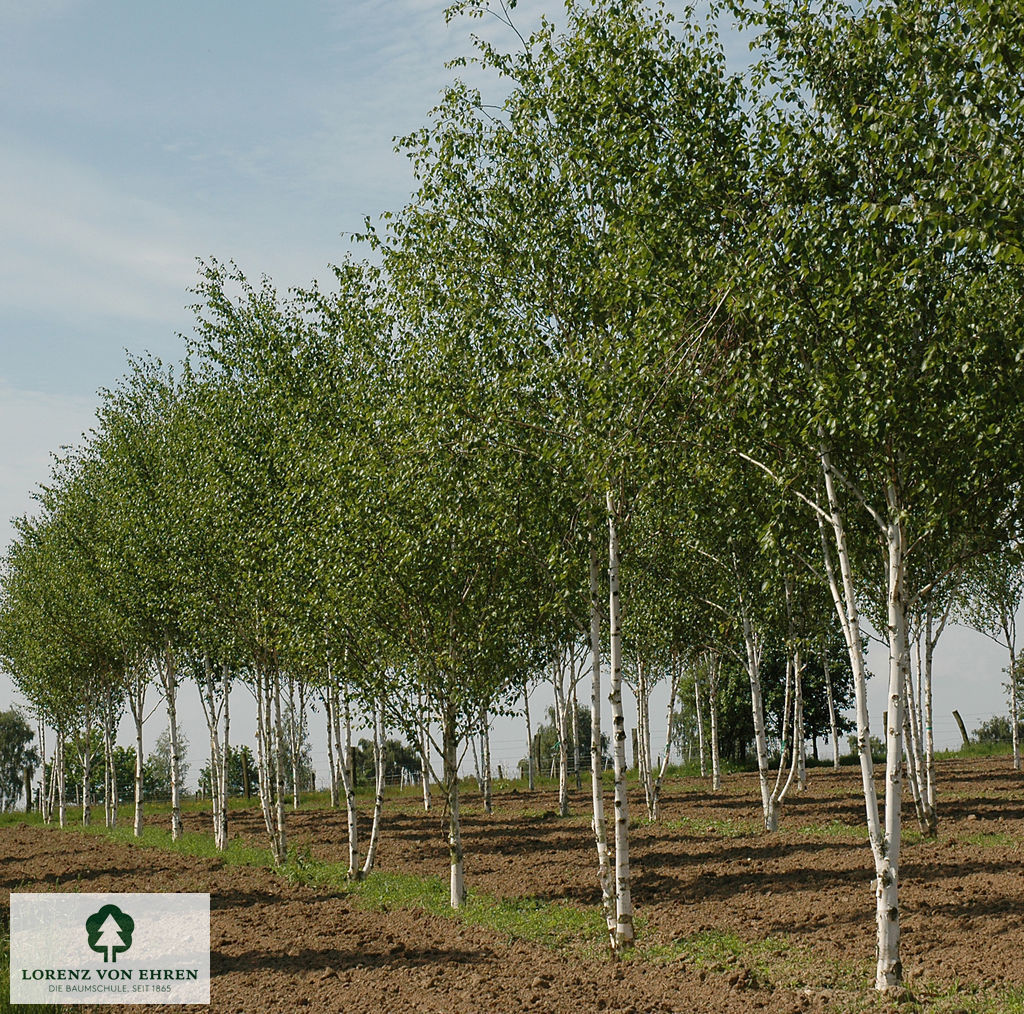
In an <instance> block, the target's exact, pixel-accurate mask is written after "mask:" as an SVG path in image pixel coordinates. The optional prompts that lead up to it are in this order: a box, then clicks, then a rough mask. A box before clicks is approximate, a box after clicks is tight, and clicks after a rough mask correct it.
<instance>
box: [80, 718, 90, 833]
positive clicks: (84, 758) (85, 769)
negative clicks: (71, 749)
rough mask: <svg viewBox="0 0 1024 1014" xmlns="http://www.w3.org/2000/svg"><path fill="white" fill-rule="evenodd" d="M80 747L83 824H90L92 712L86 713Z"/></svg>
mask: <svg viewBox="0 0 1024 1014" xmlns="http://www.w3.org/2000/svg"><path fill="white" fill-rule="evenodd" d="M83 744H84V745H82V746H80V747H79V751H78V756H79V758H80V760H81V762H82V824H83V825H84V826H86V827H88V826H89V824H90V822H91V820H92V712H91V711H90V710H87V711H86V713H85V737H84V740H83Z"/></svg>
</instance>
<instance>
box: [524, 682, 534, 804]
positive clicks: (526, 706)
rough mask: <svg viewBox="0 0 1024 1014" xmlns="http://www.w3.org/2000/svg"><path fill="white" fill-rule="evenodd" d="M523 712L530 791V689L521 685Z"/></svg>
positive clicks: (531, 761)
mask: <svg viewBox="0 0 1024 1014" xmlns="http://www.w3.org/2000/svg"><path fill="white" fill-rule="evenodd" d="M523 710H524V712H525V714H526V777H527V786H528V787H529V789H530V791H531V792H533V790H534V779H533V729H532V727H531V726H530V688H529V686H528V685H526V684H524V685H523Z"/></svg>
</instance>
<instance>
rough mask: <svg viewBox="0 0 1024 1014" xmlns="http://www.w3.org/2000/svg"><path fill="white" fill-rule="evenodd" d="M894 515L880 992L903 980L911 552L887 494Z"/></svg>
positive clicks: (880, 865) (879, 892)
mask: <svg viewBox="0 0 1024 1014" xmlns="http://www.w3.org/2000/svg"><path fill="white" fill-rule="evenodd" d="M886 499H887V501H888V507H889V510H890V516H891V517H893V518H894V519H895V520H891V521H890V522H889V527H888V532H887V542H888V551H889V552H888V566H887V572H888V625H889V695H888V705H889V706H888V709H887V711H888V721H887V723H886V725H887V727H886V764H885V841H884V843H883V845H884V847H883V848H882V850H881V854H880V856H879V857H878V859H876V866H877V874H878V879H877V887H876V899H877V911H876V919H877V923H878V967H877V969H876V973H875V987H876V988H877V989H879V990H888V989H893V988H895V987H897V986H898V985H899V984H900V982H901V981H902V978H903V969H902V964H901V962H900V918H899V863H900V840H901V832H902V825H901V812H900V807H901V803H902V790H903V709H904V697H903V695H904V688H905V686H906V683H907V678H908V675H909V663H910V650H909V643H908V639H907V590H906V557H905V553H906V549H905V536H904V531H903V522H902V520H901V519H900V518H899V516H898V506H899V505H898V504H897V502H896V494H895V490H894V489H893V488H892V486H891V485H890V486H889V487H888V489H887V497H886Z"/></svg>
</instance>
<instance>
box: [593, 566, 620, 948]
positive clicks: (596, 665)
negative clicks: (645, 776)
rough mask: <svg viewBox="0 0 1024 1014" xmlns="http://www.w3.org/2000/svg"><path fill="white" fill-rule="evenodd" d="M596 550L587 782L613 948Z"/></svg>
mask: <svg viewBox="0 0 1024 1014" xmlns="http://www.w3.org/2000/svg"><path fill="white" fill-rule="evenodd" d="M599 566H600V565H599V563H598V558H597V551H596V549H595V548H594V547H593V546H592V547H591V550H590V675H591V683H590V784H591V790H592V795H593V813H594V817H593V823H592V824H591V827H592V828H593V830H594V838H595V840H596V843H597V876H598V880H599V881H600V884H601V906H602V908H603V911H604V917H605V923H606V925H607V927H608V938H609V944H610V946H611V949H612V951H613V953H614V951H615V949H616V939H615V930H616V914H615V881H614V880H613V879H612V869H611V863H610V860H609V855H608V829H607V825H606V823H605V816H604V787H603V784H602V774H603V770H604V765H603V763H602V757H601V596H600V576H599Z"/></svg>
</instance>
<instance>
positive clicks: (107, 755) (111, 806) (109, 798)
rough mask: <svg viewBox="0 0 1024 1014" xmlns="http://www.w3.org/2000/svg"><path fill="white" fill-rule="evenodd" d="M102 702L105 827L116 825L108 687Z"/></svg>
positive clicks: (112, 722)
mask: <svg viewBox="0 0 1024 1014" xmlns="http://www.w3.org/2000/svg"><path fill="white" fill-rule="evenodd" d="M105 696H106V699H105V700H104V702H103V704H104V707H103V792H104V798H103V817H104V821H105V824H106V826H107V827H116V826H117V768H116V766H115V765H114V728H113V726H114V701H113V694H112V692H111V690H110V689H109V688H108V689H107V691H106V695H105Z"/></svg>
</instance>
